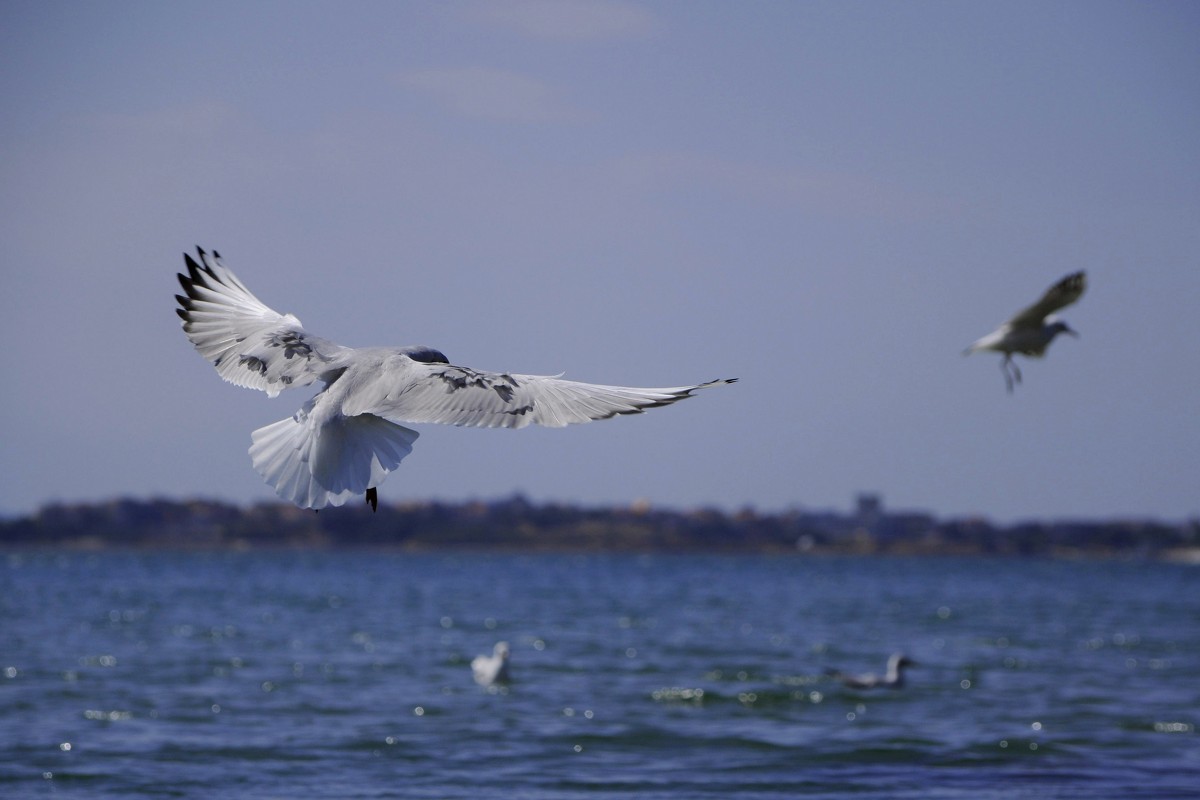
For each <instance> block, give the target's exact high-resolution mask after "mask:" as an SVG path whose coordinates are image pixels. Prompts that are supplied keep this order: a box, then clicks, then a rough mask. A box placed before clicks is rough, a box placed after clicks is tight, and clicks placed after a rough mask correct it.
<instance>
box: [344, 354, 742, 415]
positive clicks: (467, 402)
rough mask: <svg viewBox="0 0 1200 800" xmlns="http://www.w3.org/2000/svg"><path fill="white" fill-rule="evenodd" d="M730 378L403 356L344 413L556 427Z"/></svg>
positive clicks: (670, 399) (356, 393) (666, 400)
mask: <svg viewBox="0 0 1200 800" xmlns="http://www.w3.org/2000/svg"><path fill="white" fill-rule="evenodd" d="M735 380H737V379H736V378H732V379H725V380H716V381H710V382H708V383H701V384H698V385H694V386H675V387H669V388H661V389H643V388H635V387H629V386H601V385H597V384H592V383H579V382H577V381H568V380H564V379H562V378H560V377H557V376H551V375H512V374H508V373H498V372H481V371H479V370H474V369H470V368H468V367H458V366H454V365H452V364H442V363H427V362H420V361H413V360H411V359H408V358H402V359H393V360H390V361H389V362H388V363H387V364H386V365H385V366H384V368H382V369H380V370H378V371H377V372H376V373H375V374H374V375H373V377H372V378H370V379H367V380H364V381H362V382H360V383H358V384H357V385H356V386H355V388H354V389H353V390H352V391H350V392H348V394H347V396H346V397H345V399H344V400H343V404H342V413H343V414H345V415H346V416H353V415H355V414H364V413H368V414H376V415H378V416H381V417H384V418H385V419H388V420H391V421H392V422H397V423H419V422H434V423H444V424H448V425H463V426H470V427H479V428H523V427H525V426H526V425H531V424H536V425H545V426H547V427H551V428H561V427H563V426H564V425H571V424H575V423H581V422H591V421H592V420H597V419H608V418H609V417H614V416H617V415H618V414H638V413H641V412H643V411H645V410H646V409H649V408H657V407H659V406H666V405H670V404H671V403H675V402H677V401H679V400H683V399H684V398H687V397H691V395H692V393H693V392H695V391H697V390H698V389H704V388H707V387H709V386H715V385H719V384H725V383H733V382H734V381H735Z"/></svg>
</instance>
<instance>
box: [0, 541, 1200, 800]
mask: <svg viewBox="0 0 1200 800" xmlns="http://www.w3.org/2000/svg"><path fill="white" fill-rule="evenodd" d="M1198 578H1200V572H1198V571H1197V568H1196V567H1190V566H1184V565H1172V564H1162V563H1154V562H1144V561H1050V560H1005V559H988V558H907V559H906V558H811V557H804V556H800V555H796V556H785V557H780V556H776V557H759V556H710V555H703V556H699V555H670V556H668V555H655V556H642V555H588V556H580V555H542V554H538V555H496V554H452V555H447V554H419V555H412V554H405V553H400V552H344V551H281V552H250V553H174V552H148V553H103V552H102V553H76V552H71V553H64V552H11V553H8V554H5V555H4V556H3V560H0V590H2V591H0V797H6V798H25V797H50V796H55V797H86V798H131V797H133V798H136V797H181V798H206V797H220V798H238V797H254V798H393V797H394V798H407V797H414V798H472V800H476V799H478V798H537V799H539V800H542V799H544V800H559V799H563V798H605V797H636V798H651V799H652V798H664V799H665V798H670V799H671V800H676V799H679V800H683V799H684V798H705V797H712V798H730V797H736V798H785V797H814V798H815V797H856V798H1016V797H1029V798H1074V797H1079V798H1084V797H1087V798H1096V797H1110V798H1129V797H1144V798H1171V797H1200V738H1198V736H1197V725H1198V724H1200V591H1198V589H1200V583H1198ZM501 640H503V641H507V642H508V643H509V645H510V648H511V651H512V657H511V672H512V682H511V683H510V684H508V685H507V686H503V687H480V686H477V685H475V683H474V682H473V680H472V676H471V670H470V666H469V664H470V660H471V658H472V657H474V656H475V655H477V654H480V653H490V652H491V650H492V646H493V644H494V643H495V642H497V641H501ZM897 651H903V652H905V653H907V654H908V656H909V657H910V658H912V659H913V660H914V661H916V662H917V666H915V667H913V668H911V669H910V670H909V671H908V672H907V673H906V678H907V680H906V684H905V685H904V686H903V687H901V688H897V689H875V690H870V691H866V690H858V691H856V690H850V689H847V688H845V687H843V686H842V685H841V684H840V683H838V682H837V681H836V680H835V679H834V678H833V677H831V676H830V675H829V674H828V672H829V671H831V670H844V671H848V672H849V671H854V672H857V671H867V670H873V671H881V670H883V669H884V666H885V661H886V659H887V657H888V656H889V654H891V653H893V652H897Z"/></svg>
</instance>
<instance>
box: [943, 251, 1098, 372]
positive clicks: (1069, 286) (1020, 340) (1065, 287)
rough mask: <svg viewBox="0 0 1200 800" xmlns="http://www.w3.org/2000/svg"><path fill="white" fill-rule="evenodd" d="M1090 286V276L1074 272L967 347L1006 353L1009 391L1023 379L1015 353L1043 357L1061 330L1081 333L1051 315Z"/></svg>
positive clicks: (1004, 363)
mask: <svg viewBox="0 0 1200 800" xmlns="http://www.w3.org/2000/svg"><path fill="white" fill-rule="evenodd" d="M1086 288H1087V278H1086V277H1085V275H1084V273H1083V272H1074V273H1072V274H1070V275H1068V276H1067V277H1065V278H1063V279H1062V280H1061V281H1059V282H1058V283H1056V284H1054V285H1053V286H1051V287H1050V288H1049V289H1048V290H1047V291H1046V293H1045V294H1044V295H1042V299H1041V300H1038V301H1037V302H1036V303H1034V304H1033V305H1031V306H1030V307H1029V308H1027V309H1025V310H1024V311H1022V312H1020V313H1019V314H1017V315H1016V316H1014V317H1013V318H1012V319H1010V320H1009V321H1008V322H1006V323H1004V324H1003V325H1001V326H1000V327H999V328H997V329H996V330H994V331H992V332H991V333H989V334H988V335H987V336H985V337H983V338H982V339H980V340H979V341H977V342H975V344H973V345H971V346H970V347H968V348H967V349H966V350H965V351H964V355H970V354H971V353H974V352H975V351H977V350H995V351H996V352H998V353H1004V360H1003V361H1001V362H1000V370H1001V371H1002V372H1003V373H1004V384H1005V385H1006V386H1007V387H1008V391H1009V392H1011V391H1012V390H1013V384H1014V382H1015V383H1020V382H1021V370H1020V369H1018V367H1017V365H1016V362H1014V361H1013V360H1012V357H1013V353H1020V354H1021V355H1025V356H1036V357H1038V358H1041V357H1042V355H1044V354H1045V352H1046V348H1047V347H1049V346H1050V342H1052V341H1053V340H1054V337H1055V336H1057V335H1058V334H1060V333H1069V334H1071V335H1072V336H1078V335H1079V334H1078V333H1076V332H1075V331H1073V330H1071V329H1070V328H1069V327H1067V323H1065V322H1062V321H1061V320H1055V319H1047V317H1049V315H1051V314H1053V313H1054V312H1055V311H1058V310H1059V309H1060V308H1066V307H1067V306H1069V305H1071V303H1074V302H1075V301H1076V300H1078V299H1079V297H1080V296H1081V295H1082V294H1083V290H1084V289H1086Z"/></svg>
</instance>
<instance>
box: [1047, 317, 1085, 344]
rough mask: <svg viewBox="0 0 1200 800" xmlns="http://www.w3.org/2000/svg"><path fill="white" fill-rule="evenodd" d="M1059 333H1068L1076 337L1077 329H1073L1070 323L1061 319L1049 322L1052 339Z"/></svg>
mask: <svg viewBox="0 0 1200 800" xmlns="http://www.w3.org/2000/svg"><path fill="white" fill-rule="evenodd" d="M1060 333H1069V334H1071V335H1072V336H1074V337H1075V338H1076V339H1078V338H1079V331H1077V330H1075V329H1073V328H1072V327H1071V326H1070V325H1068V324H1067V323H1065V322H1063V321H1062V320H1061V319H1060V320H1056V321H1055V322H1051V323H1050V338H1051V339H1053V338H1054V337H1055V336H1057V335H1058V334H1060Z"/></svg>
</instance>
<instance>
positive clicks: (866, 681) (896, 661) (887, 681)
mask: <svg viewBox="0 0 1200 800" xmlns="http://www.w3.org/2000/svg"><path fill="white" fill-rule="evenodd" d="M915 666H917V662H915V661H913V660H912V659H911V658H909V657H908V656H906V655H904V653H892V655H891V657H890V658H889V659H888V663H887V673H886V674H884V675H878V674H876V673H874V672H868V673H866V674H865V675H847V674H846V673H844V672H837V671H836V670H830V671H829V672H828V674H829V675H830V676H831V677H833V678H835V679H837V680H839V681H841V682H842V684H843V685H845V686H847V687H849V688H851V689H876V688H884V689H899V688H900V687H901V686H903V685H904V668H905V667H915Z"/></svg>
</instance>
